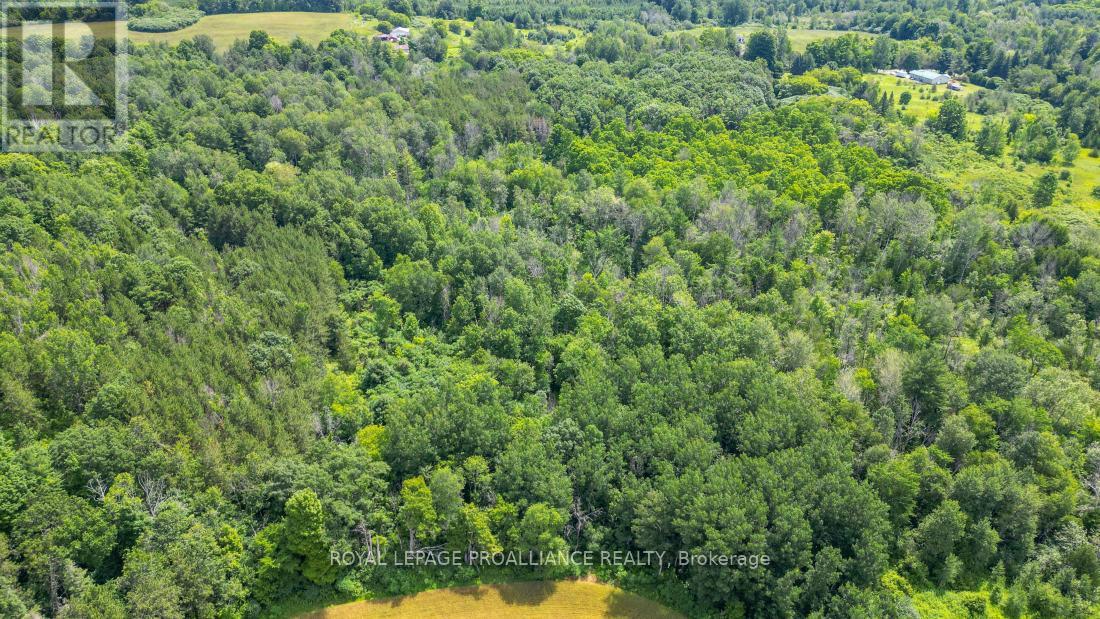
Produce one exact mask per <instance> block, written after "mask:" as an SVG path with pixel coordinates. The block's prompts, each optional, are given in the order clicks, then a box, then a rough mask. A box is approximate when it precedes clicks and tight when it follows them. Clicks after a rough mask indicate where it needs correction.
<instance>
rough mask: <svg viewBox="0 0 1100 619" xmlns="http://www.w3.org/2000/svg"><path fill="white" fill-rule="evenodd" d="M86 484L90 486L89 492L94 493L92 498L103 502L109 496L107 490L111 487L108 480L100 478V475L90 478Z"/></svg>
mask: <svg viewBox="0 0 1100 619" xmlns="http://www.w3.org/2000/svg"><path fill="white" fill-rule="evenodd" d="M85 485H86V486H87V488H88V492H89V493H90V494H91V495H92V498H94V499H95V500H97V501H99V502H100V503H102V502H103V499H105V498H107V490H108V489H109V487H108V486H107V482H105V481H103V480H102V479H100V477H99V475H96V476H95V477H93V478H91V479H89V480H88V483H87V484H85Z"/></svg>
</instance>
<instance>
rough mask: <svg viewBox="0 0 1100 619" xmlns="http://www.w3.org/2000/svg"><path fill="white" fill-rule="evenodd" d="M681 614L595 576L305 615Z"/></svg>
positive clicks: (336, 618) (574, 617)
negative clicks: (601, 582)
mask: <svg viewBox="0 0 1100 619" xmlns="http://www.w3.org/2000/svg"><path fill="white" fill-rule="evenodd" d="M353 617H369V618H371V619H414V618H415V619H433V618H439V619H444V618H445V619H475V618H476V619H481V618H483V617H509V618H515V619H597V618H614V617H620V618H623V619H626V618H638V619H683V616H682V615H680V614H679V613H676V612H673V611H672V610H669V609H668V608H665V607H664V606H661V605H660V604H657V603H656V602H653V601H650V600H647V599H645V598H643V597H641V596H638V595H635V594H633V593H627V592H625V591H622V590H621V589H617V588H615V587H611V586H609V585H604V584H600V583H594V582H585V581H572V580H564V581H539V582H517V583H508V584H497V585H481V586H477V587H455V588H451V589H437V590H435V591H425V592H423V593H418V594H416V595H407V596H402V597H395V598H386V599H383V600H368V601H363V602H352V603H350V604H341V605H339V606H332V607H329V608H326V609H324V610H319V611H315V612H312V613H309V614H306V615H303V616H302V617H301V619H352V618H353Z"/></svg>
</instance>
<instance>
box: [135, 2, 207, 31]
mask: <svg viewBox="0 0 1100 619" xmlns="http://www.w3.org/2000/svg"><path fill="white" fill-rule="evenodd" d="M202 15H203V13H202V11H199V10H196V9H184V8H180V7H164V8H160V9H157V10H156V11H155V12H152V13H147V14H145V15H141V16H139V17H134V18H131V19H130V20H129V21H127V22H126V25H127V27H128V28H129V29H130V30H134V31H137V32H172V31H174V30H182V29H184V28H186V27H188V26H190V25H192V24H194V23H195V22H197V21H199V19H201V18H202Z"/></svg>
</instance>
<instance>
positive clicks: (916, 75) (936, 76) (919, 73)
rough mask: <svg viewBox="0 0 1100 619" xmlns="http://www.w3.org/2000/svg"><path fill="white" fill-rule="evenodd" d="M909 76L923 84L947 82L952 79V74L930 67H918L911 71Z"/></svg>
mask: <svg viewBox="0 0 1100 619" xmlns="http://www.w3.org/2000/svg"><path fill="white" fill-rule="evenodd" d="M909 78H910V79H912V80H916V81H918V82H920V83H922V84H946V83H947V82H949V81H951V76H950V75H947V74H946V73H940V72H939V71H932V70H929V69H917V70H916V71H910V72H909Z"/></svg>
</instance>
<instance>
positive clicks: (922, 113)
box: [866, 73, 985, 131]
mask: <svg viewBox="0 0 1100 619" xmlns="http://www.w3.org/2000/svg"><path fill="white" fill-rule="evenodd" d="M866 79H867V80H868V81H870V82H874V83H875V84H878V87H879V90H881V91H884V92H888V93H891V94H893V95H894V101H895V104H896V105H897V106H898V109H899V110H901V111H902V113H905V114H910V115H912V116H914V117H916V119H917V120H926V119H928V118H931V117H932V116H933V115H934V114H935V113H936V112H937V111H938V110H939V109H940V104H942V103H943V97H944V95H945V94H947V93H950V94H952V95H953V96H956V97H959V98H960V99H965V98H966V97H967V96H968V95H970V94H971V93H973V92H976V91H979V90H985V89H984V88H982V87H981V86H975V85H974V84H963V89H962V90H961V91H958V92H955V91H951V90H948V89H947V86H944V85H940V86H936V87H935V89H933V88H932V86H929V85H928V84H920V83H918V82H914V81H913V80H909V79H905V78H901V77H894V76H893V75H883V74H881V73H872V74H868V75H867V76H866ZM903 92H908V93H909V95H910V96H912V97H913V98H912V99H911V100H910V101H909V105H906V106H905V107H902V106H901V104H900V103H897V101H898V99H899V98H900V97H901V93H903ZM966 125H967V127H968V128H969V129H970V130H971V131H976V130H978V129H979V128H980V127H981V126H982V117H981V115H980V114H975V113H973V112H967V114H966Z"/></svg>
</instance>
